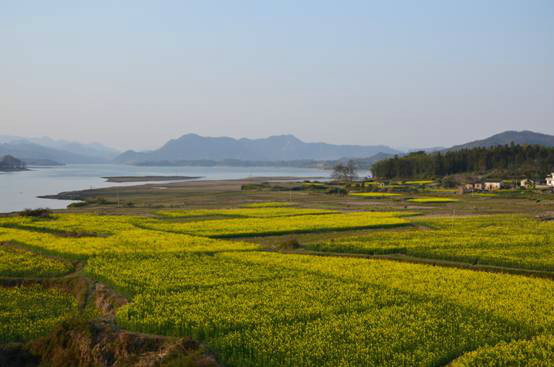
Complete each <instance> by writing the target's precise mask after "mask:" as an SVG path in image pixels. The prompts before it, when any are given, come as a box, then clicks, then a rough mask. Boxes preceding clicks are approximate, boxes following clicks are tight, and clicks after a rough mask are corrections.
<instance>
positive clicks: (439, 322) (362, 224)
mask: <svg viewBox="0 0 554 367" xmlns="http://www.w3.org/2000/svg"><path fill="white" fill-rule="evenodd" d="M153 214H154V215H153V216H149V217H144V216H130V215H122V216H117V215H106V216H98V215H91V214H57V215H54V216H52V217H51V218H21V217H5V218H0V243H4V244H3V245H0V277H2V276H4V277H7V278H5V279H7V280H4V282H5V283H6V284H10V283H9V282H10V280H9V278H10V277H14V276H15V277H23V278H21V279H24V278H25V277H58V278H56V279H61V280H63V279H65V278H64V276H65V275H64V274H67V273H68V272H70V271H72V270H73V265H71V262H74V263H76V264H78V266H77V268H78V271H77V273H75V274H72V275H71V276H69V277H68V278H67V279H78V278H76V277H83V279H89V280H91V281H95V282H99V283H101V284H103V285H105V286H107V287H109V288H110V289H112V290H114V291H115V292H117V294H119V295H121V297H124V298H126V301H125V302H119V303H118V304H117V306H116V307H115V308H114V311H113V320H114V322H115V324H116V325H117V326H118V327H119V328H122V329H124V330H129V331H132V332H140V333H148V334H156V335H164V336H175V337H186V336H191V337H193V338H194V339H195V340H197V341H199V342H201V343H203V345H205V347H206V348H207V350H209V351H210V353H213V354H214V355H215V356H216V357H217V359H218V361H219V362H220V363H221V364H223V365H225V366H230V367H232V366H237V367H239V366H240V367H248V366H252V367H254V366H267V367H271V366H275V367H277V366H295V367H296V366H298V367H301V366H306V367H312V366H314V367H315V366H318V367H320V366H329V367H331V366H353V367H354V366H391V367H392V366H422V367H434V366H442V365H447V364H448V363H450V362H452V363H453V364H452V365H453V366H463V367H467V366H481V365H491V366H496V365H498V366H503V365H504V364H501V363H504V362H498V361H506V363H512V364H506V365H517V363H520V362H521V361H522V360H527V359H528V360H537V361H539V360H540V359H541V358H543V359H545V358H546V360H547V361H549V362H548V363H550V362H552V363H554V360H552V359H553V355H554V348H552V345H553V344H552V342H551V339H552V337H553V335H554V282H553V281H552V280H551V279H548V278H545V279H543V278H535V277H529V276H522V275H510V274H505V273H488V272H480V271H474V270H466V269H459V268H455V267H441V266H431V265H424V264H414V263H408V262H398V261H393V260H385V259H378V258H371V257H370V258H352V257H344V256H336V254H337V253H339V254H340V253H341V252H344V253H349V255H350V254H352V253H354V254H356V253H357V254H360V255H372V254H386V253H388V254H403V255H409V256H412V257H420V258H425V259H447V260H451V261H458V262H461V263H464V262H465V263H468V264H490V265H497V266H510V267H511V268H516V269H531V270H541V271H543V272H547V273H548V272H552V274H554V252H552V243H553V240H554V222H548V221H539V220H537V219H534V218H531V217H529V216H524V215H493V216H490V215H489V216H468V217H421V216H414V214H416V213H414V212H409V211H398V212H386V211H384V212H365V211H351V212H344V213H343V212H340V211H337V210H325V209H297V208H293V207H285V208H283V207H273V206H269V205H268V206H261V207H259V208H258V207H256V208H240V209H216V210H209V209H202V210H193V211H182V210H179V211H169V212H160V211H158V212H154V213H153ZM344 231H348V232H347V234H344ZM266 236H273V237H272V238H273V239H275V238H280V236H281V237H283V238H290V236H297V237H295V238H297V239H298V240H297V242H298V243H299V244H298V246H297V247H293V248H288V249H287V252H286V253H284V252H283V253H281V252H279V251H278V250H277V249H276V247H274V246H273V245H271V242H266V238H267V237H266ZM302 236H306V237H302ZM310 236H315V237H313V238H316V239H315V240H311V241H310V240H308V239H309V238H311V237H310ZM221 237H225V238H226V239H221ZM242 237H249V238H248V240H249V242H246V239H241V238H242ZM304 239H306V241H305V240H304ZM295 252H297V253H295ZM307 252H309V253H307ZM318 255H325V256H318ZM329 255H332V256H329ZM11 263H13V264H14V265H13V266H10V264H11ZM0 280H1V278H0ZM48 284H50V283H48ZM51 284H54V283H51ZM60 284H62V285H63V284H68V283H64V282H62V283H60ZM71 284H73V283H71ZM58 288H59V287H58ZM58 288H55V287H54V288H50V289H47V288H43V287H41V286H39V285H35V286H25V287H22V286H16V287H8V288H6V287H4V288H2V287H0V292H2V294H1V295H2V297H0V298H1V301H0V303H1V306H2V311H0V319H2V320H3V323H2V326H1V327H0V336H1V337H2V342H4V343H5V342H9V341H26V340H30V339H33V338H35V337H37V336H40V335H44V334H45V333H48V331H49V330H51V329H52V327H53V326H54V325H56V324H59V323H60V322H61V321H62V320H67V319H69V318H73V317H81V318H82V317H85V316H83V315H90V313H82V315H81V316H79V315H77V313H76V309H77V301H76V299H75V298H74V297H73V296H71V295H69V294H67V293H64V292H63V290H61V288H60V289H58ZM62 288H63V287H62ZM80 302H81V301H80ZM79 307H83V306H79ZM36 316H38V317H36ZM533 358H534V359H533ZM514 361H515V362H514ZM518 361H519V362H518ZM494 363H497V364H494ZM499 363H500V364H499ZM514 363H516V364H514ZM537 363H538V364H537V366H541V367H542V366H543V365H544V366H546V365H548V364H539V362H537ZM541 363H542V362H541ZM552 363H551V364H552Z"/></svg>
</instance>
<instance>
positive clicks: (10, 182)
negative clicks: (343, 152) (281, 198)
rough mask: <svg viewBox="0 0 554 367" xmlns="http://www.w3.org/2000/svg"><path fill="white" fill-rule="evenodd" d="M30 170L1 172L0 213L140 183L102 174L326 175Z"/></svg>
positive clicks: (58, 205)
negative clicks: (69, 194)
mask: <svg viewBox="0 0 554 367" xmlns="http://www.w3.org/2000/svg"><path fill="white" fill-rule="evenodd" d="M30 169H31V170H30V171H23V172H0V213H2V212H11V211H17V210H23V209H25V208H39V207H40V208H43V207H47V208H51V209H62V208H65V207H66V206H67V205H68V204H69V203H71V201H68V200H55V199H39V198H37V196H40V195H53V194H57V193H60V192H62V191H73V190H84V189H90V188H100V187H109V186H123V185H139V184H141V183H136V182H134V183H113V182H106V181H105V179H103V178H102V177H105V176H202V177H203V178H202V179H204V180H223V179H237V178H245V177H253V176H268V177H270V176H271V177H275V176H297V177H321V176H323V177H327V176H328V175H329V172H328V171H322V170H317V169H303V168H277V167H137V166H128V165H116V164H69V165H66V166H60V167H31V168H30Z"/></svg>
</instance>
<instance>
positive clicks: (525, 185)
mask: <svg viewBox="0 0 554 367" xmlns="http://www.w3.org/2000/svg"><path fill="white" fill-rule="evenodd" d="M519 186H520V187H523V188H525V189H532V188H534V187H535V181H533V180H530V179H528V178H526V179H523V180H521V181H520V183H519Z"/></svg>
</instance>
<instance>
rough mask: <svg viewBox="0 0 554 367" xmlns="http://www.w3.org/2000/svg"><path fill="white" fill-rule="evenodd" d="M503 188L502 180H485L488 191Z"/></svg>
mask: <svg viewBox="0 0 554 367" xmlns="http://www.w3.org/2000/svg"><path fill="white" fill-rule="evenodd" d="M501 188H502V182H496V181H495V182H485V190H486V191H495V190H500V189H501Z"/></svg>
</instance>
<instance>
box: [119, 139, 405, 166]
mask: <svg viewBox="0 0 554 367" xmlns="http://www.w3.org/2000/svg"><path fill="white" fill-rule="evenodd" d="M377 153H387V154H401V153H402V152H401V151H399V150H396V149H394V148H391V147H388V146H385V145H336V144H328V143H307V142H304V141H302V140H300V139H298V138H297V137H295V136H294V135H291V134H285V135H274V136H270V137H267V138H261V139H249V138H241V139H234V138H230V137H203V136H200V135H198V134H185V135H182V136H180V137H179V138H176V139H171V140H169V141H168V142H167V143H165V144H164V145H162V146H161V147H160V148H159V149H156V150H151V151H143V152H136V151H133V150H128V151H126V152H124V153H122V154H121V155H119V156H118V157H116V158H115V159H114V161H115V162H117V163H131V164H133V163H139V162H147V161H179V160H216V161H217V160H223V159H238V160H257V161H287V160H301V159H314V160H336V159H341V158H344V157H349V158H364V157H370V156H373V155H375V154H377Z"/></svg>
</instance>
